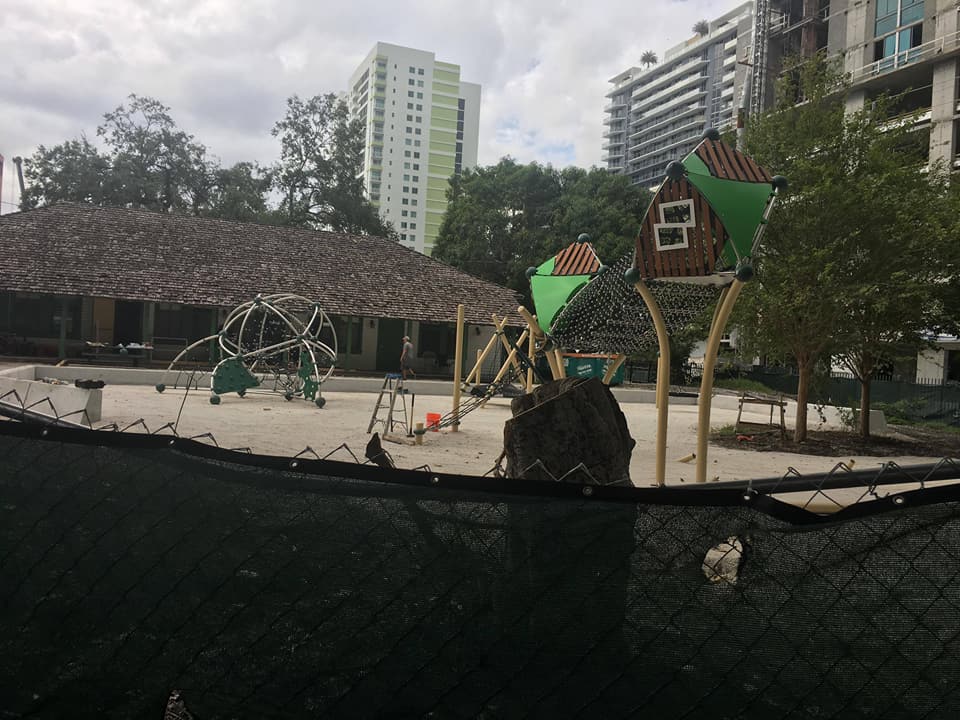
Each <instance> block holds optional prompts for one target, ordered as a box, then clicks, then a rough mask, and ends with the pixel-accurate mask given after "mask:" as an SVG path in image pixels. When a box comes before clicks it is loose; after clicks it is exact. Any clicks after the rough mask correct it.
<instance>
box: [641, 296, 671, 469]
mask: <svg viewBox="0 0 960 720" xmlns="http://www.w3.org/2000/svg"><path fill="white" fill-rule="evenodd" d="M633 287H634V288H635V289H636V291H637V292H638V293H640V297H642V298H643V301H644V302H645V303H646V305H647V310H648V311H649V312H650V318H651V319H652V320H653V327H654V328H655V329H656V331H657V344H658V345H659V346H660V361H659V363H658V365H657V450H656V477H657V485H660V486H663V485H664V484H665V483H666V476H667V419H668V414H667V410H668V404H669V402H670V338H669V336H668V335H667V323H666V322H664V320H663V313H662V312H660V306H659V305H657V299H656V298H655V297H654V296H653V293H652V292H650V288H648V287H647V285H646V283H644V282H643V280H638V281H637V282H636V283H635V284H634V286H633Z"/></svg>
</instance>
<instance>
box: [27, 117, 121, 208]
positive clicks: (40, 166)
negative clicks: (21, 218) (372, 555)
mask: <svg viewBox="0 0 960 720" xmlns="http://www.w3.org/2000/svg"><path fill="white" fill-rule="evenodd" d="M24 175H25V176H26V180H27V182H26V189H25V192H24V194H23V197H22V198H20V208H21V209H22V210H29V209H31V208H35V207H37V206H39V205H49V204H50V203H53V202H56V201H58V200H65V201H69V202H86V203H93V204H95V205H102V204H105V203H107V202H108V199H109V198H110V197H111V196H112V194H113V192H114V183H113V179H112V176H111V163H110V158H109V157H107V156H105V155H103V154H101V153H100V151H99V150H97V148H96V147H94V146H93V145H92V144H91V143H90V141H89V140H87V138H86V136H84V135H81V136H80V138H79V139H76V140H67V141H66V142H64V143H61V144H60V145H55V146H54V147H52V148H47V147H44V146H43V145H41V146H39V147H38V148H37V150H36V152H34V154H33V156H32V157H30V158H28V159H27V161H26V162H25V163H24Z"/></svg>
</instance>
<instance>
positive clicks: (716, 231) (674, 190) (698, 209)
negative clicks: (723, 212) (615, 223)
mask: <svg viewBox="0 0 960 720" xmlns="http://www.w3.org/2000/svg"><path fill="white" fill-rule="evenodd" d="M678 200H693V207H694V218H693V220H694V223H695V225H694V226H693V227H688V228H687V229H686V232H687V247H686V248H678V249H675V250H657V239H656V234H655V232H654V226H655V225H657V224H659V223H660V206H661V205H662V204H664V203H670V202H676V201H678ZM726 241H727V234H726V230H725V229H724V227H723V223H722V222H721V221H720V218H719V217H718V216H717V214H716V213H715V212H714V211H713V208H712V207H711V206H710V203H709V202H708V201H707V199H706V197H704V195H703V194H702V193H701V192H700V191H699V190H697V188H696V187H695V186H694V185H692V184H691V183H690V182H689V181H687V180H686V179H683V180H679V181H667V182H665V183H664V184H663V185H662V186H661V187H660V189H659V191H658V192H657V195H656V197H655V198H654V200H653V203H652V204H651V205H650V209H649V211H648V212H647V215H646V217H645V218H644V220H643V225H642V226H641V228H640V234H639V235H638V236H637V242H636V251H637V259H636V266H637V268H638V269H639V270H640V275H641V277H643V278H646V279H655V278H665V277H693V276H700V275H708V274H710V273H713V272H714V271H715V269H716V267H717V261H718V258H720V257H721V253H722V252H723V247H724V244H725V243H726Z"/></svg>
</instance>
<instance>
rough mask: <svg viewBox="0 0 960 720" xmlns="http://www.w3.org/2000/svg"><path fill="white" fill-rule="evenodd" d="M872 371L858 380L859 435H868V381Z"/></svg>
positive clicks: (869, 381)
mask: <svg viewBox="0 0 960 720" xmlns="http://www.w3.org/2000/svg"><path fill="white" fill-rule="evenodd" d="M872 375H873V373H867V374H865V375H864V376H863V378H862V379H861V380H860V437H863V438H868V437H870V383H871V381H872Z"/></svg>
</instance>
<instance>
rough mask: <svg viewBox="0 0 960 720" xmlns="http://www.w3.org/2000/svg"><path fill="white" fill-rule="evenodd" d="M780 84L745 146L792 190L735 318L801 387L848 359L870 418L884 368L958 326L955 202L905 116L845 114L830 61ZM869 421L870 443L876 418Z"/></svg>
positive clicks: (868, 110)
mask: <svg viewBox="0 0 960 720" xmlns="http://www.w3.org/2000/svg"><path fill="white" fill-rule="evenodd" d="M784 78H785V80H784V82H783V83H782V84H781V86H780V87H779V89H778V98H779V104H778V106H777V107H776V108H775V109H774V110H773V111H771V112H769V113H767V114H765V115H763V116H761V117H760V118H758V119H755V120H753V121H752V122H751V123H750V124H749V125H748V127H747V134H746V149H747V152H748V153H749V154H750V155H752V156H753V157H754V158H755V159H756V160H757V161H758V162H760V163H761V164H762V165H764V166H765V167H768V168H770V169H771V170H772V171H773V172H775V173H778V174H782V175H785V176H786V177H787V178H788V180H789V181H790V188H789V190H788V191H787V194H786V196H785V197H784V198H783V199H782V202H780V204H779V205H778V206H777V208H776V210H775V211H774V214H773V216H772V218H771V222H770V224H769V226H768V229H767V233H766V235H765V237H764V240H763V243H762V245H761V247H760V251H759V253H758V254H757V258H756V263H757V276H758V281H756V282H753V283H751V284H750V285H749V286H747V288H746V289H745V291H744V293H743V296H742V299H741V302H740V305H739V307H738V312H737V316H736V321H737V323H738V324H739V325H740V327H741V340H742V342H743V345H744V347H745V349H746V350H747V351H748V352H750V353H755V354H758V355H766V356H768V357H772V358H775V359H787V360H793V361H794V362H796V363H797V364H798V366H799V369H800V372H801V377H803V375H804V373H805V372H806V373H812V369H813V367H814V366H815V365H816V363H817V362H818V361H821V360H823V359H824V358H827V357H829V356H831V355H834V356H836V355H840V356H843V357H844V358H846V359H847V361H848V365H849V367H850V369H851V370H852V371H853V372H854V373H855V374H856V375H857V377H858V378H860V380H861V382H862V383H863V390H864V397H865V399H866V401H867V402H866V407H869V379H870V377H871V375H872V373H873V370H874V368H875V367H876V366H877V364H878V363H880V362H882V361H884V360H887V359H890V358H891V357H892V354H893V352H894V348H898V347H899V348H902V347H903V346H904V345H905V344H906V345H908V346H909V345H913V346H914V347H915V346H916V345H918V344H919V343H921V342H922V333H923V332H924V331H925V330H928V329H932V328H936V327H943V326H946V325H948V324H949V317H948V316H949V310H950V307H949V304H948V302H949V301H948V300H947V299H946V297H945V296H946V294H948V293H950V292H955V290H954V288H953V286H954V285H956V283H951V282H949V281H948V278H950V277H951V275H950V273H949V272H945V267H949V266H950V264H951V263H953V267H954V268H956V255H957V250H956V242H955V241H954V242H951V230H952V232H954V233H955V232H956V229H957V220H956V214H957V210H956V208H957V205H955V204H953V203H952V202H951V200H950V197H951V194H954V195H955V194H956V193H953V191H949V190H948V189H947V184H946V182H945V179H944V177H943V173H942V171H941V169H940V168H938V167H936V166H934V167H929V168H927V167H925V160H926V148H925V147H923V137H922V136H918V135H916V134H915V133H913V132H912V123H911V122H910V121H909V118H907V119H905V120H903V121H901V122H897V123H892V124H891V123H889V122H887V123H885V124H884V121H885V120H887V119H888V118H889V116H890V114H891V113H890V103H889V101H888V100H886V99H884V98H878V99H877V100H875V101H874V102H872V103H870V104H869V105H868V106H867V107H865V108H864V109H863V110H861V111H858V112H852V113H851V112H846V111H845V110H846V108H845V99H844V93H843V91H842V88H843V82H842V77H840V75H839V74H838V73H837V71H836V68H835V67H834V66H832V65H831V64H830V63H828V62H827V61H825V60H824V59H823V58H822V57H818V58H814V59H813V60H809V61H807V62H805V63H803V64H802V65H798V66H795V67H794V68H793V69H792V70H788V71H787V72H786V73H785V74H784ZM798 99H801V100H803V101H804V102H803V103H801V104H794V101H796V100H798ZM953 272H954V273H955V272H956V270H955V269H954V271H953ZM953 277H955V274H954V275H953ZM808 377H809V375H808ZM803 385H804V383H803V382H801V386H803ZM805 390H806V388H803V389H802V390H801V393H800V394H801V395H804V392H805ZM805 399H806V398H805V397H803V398H801V399H800V401H801V402H803V401H805ZM859 415H860V417H861V419H862V420H863V422H864V423H865V424H864V425H863V427H862V429H863V430H864V431H865V433H864V434H866V431H868V429H869V426H868V424H866V423H868V422H869V420H868V418H869V413H865V412H861V413H859ZM802 421H803V422H802V424H803V426H804V427H803V428H802V429H801V422H799V421H798V434H797V438H796V439H797V440H798V441H799V440H802V439H803V437H804V436H805V433H806V428H805V417H804V418H802Z"/></svg>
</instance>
